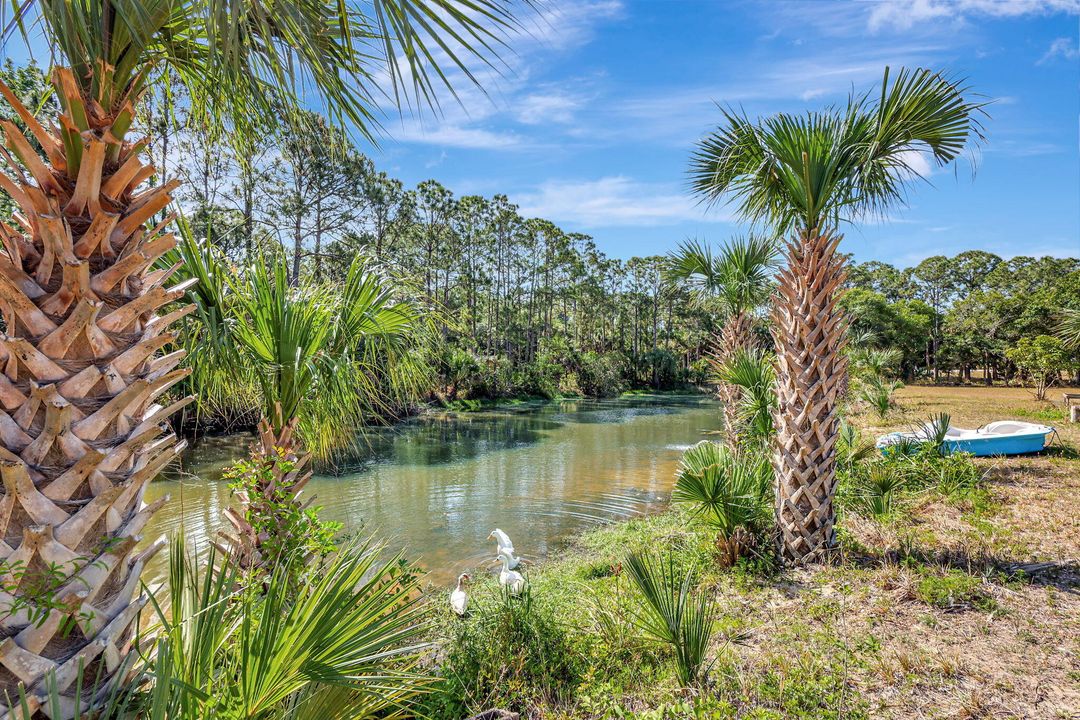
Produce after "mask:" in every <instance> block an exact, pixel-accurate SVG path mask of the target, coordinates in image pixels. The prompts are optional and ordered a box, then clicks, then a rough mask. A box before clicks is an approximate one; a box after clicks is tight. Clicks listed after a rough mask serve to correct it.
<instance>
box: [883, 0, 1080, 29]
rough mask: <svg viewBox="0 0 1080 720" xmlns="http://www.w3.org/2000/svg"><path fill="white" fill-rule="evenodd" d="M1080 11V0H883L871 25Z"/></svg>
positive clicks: (900, 25)
mask: <svg viewBox="0 0 1080 720" xmlns="http://www.w3.org/2000/svg"><path fill="white" fill-rule="evenodd" d="M1062 12H1064V13H1080V0H881V2H877V3H875V4H874V5H873V10H871V12H870V17H869V20H868V22H869V26H870V29H871V30H874V31H877V30H880V29H882V28H883V27H886V26H888V27H894V28H896V29H899V30H908V29H910V28H913V27H915V26H917V25H922V24H924V23H931V22H933V21H940V20H944V19H946V18H948V19H951V20H955V21H960V20H963V19H964V18H965V17H966V16H969V15H973V16H984V17H992V18H1014V17H1021V16H1024V15H1051V14H1054V13H1062Z"/></svg>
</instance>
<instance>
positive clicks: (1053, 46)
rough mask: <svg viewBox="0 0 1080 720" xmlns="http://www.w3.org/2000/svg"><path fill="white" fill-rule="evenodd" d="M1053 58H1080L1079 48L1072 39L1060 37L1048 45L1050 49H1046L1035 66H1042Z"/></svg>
mask: <svg viewBox="0 0 1080 720" xmlns="http://www.w3.org/2000/svg"><path fill="white" fill-rule="evenodd" d="M1054 58H1063V59H1065V60H1076V59H1077V58H1080V48H1078V47H1077V46H1076V43H1075V42H1073V39H1072V38H1067V37H1062V38H1058V39H1057V40H1054V42H1052V43H1050V47H1049V48H1047V50H1046V53H1045V54H1044V55H1043V56H1042V57H1041V58H1039V60H1038V62H1036V63H1035V64H1036V65H1042V64H1043V63H1046V62H1049V61H1051V60H1053V59H1054Z"/></svg>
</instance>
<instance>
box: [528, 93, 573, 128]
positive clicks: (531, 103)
mask: <svg viewBox="0 0 1080 720" xmlns="http://www.w3.org/2000/svg"><path fill="white" fill-rule="evenodd" d="M581 103H582V100H581V99H580V98H577V97H573V96H571V95H567V94H564V93H559V92H540V93H533V94H531V95H526V96H525V97H523V98H520V99H518V100H515V101H514V102H513V106H514V111H515V113H516V115H517V120H518V122H520V123H524V124H525V125H540V124H547V123H559V124H562V125H566V124H568V123H571V122H573V121H574V111H575V110H577V109H578V108H579V107H580V106H581Z"/></svg>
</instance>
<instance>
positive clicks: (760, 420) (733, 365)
mask: <svg viewBox="0 0 1080 720" xmlns="http://www.w3.org/2000/svg"><path fill="white" fill-rule="evenodd" d="M716 379H717V380H719V381H720V382H722V383H727V384H728V385H733V386H735V387H738V388H740V391H741V392H740V402H739V420H740V422H741V423H742V426H743V428H744V429H745V433H746V434H747V435H748V436H749V437H750V438H751V439H753V440H755V441H757V442H758V443H759V444H762V445H764V444H767V443H769V442H770V441H771V440H772V437H773V434H774V432H775V428H774V426H773V415H774V413H775V411H776V369H775V359H774V357H773V355H772V353H770V352H768V351H767V350H762V349H758V348H751V349H743V350H739V351H737V352H736V353H735V354H734V355H733V356H732V357H730V358H728V359H727V361H726V362H725V363H723V364H722V365H720V366H719V367H718V368H717V369H716Z"/></svg>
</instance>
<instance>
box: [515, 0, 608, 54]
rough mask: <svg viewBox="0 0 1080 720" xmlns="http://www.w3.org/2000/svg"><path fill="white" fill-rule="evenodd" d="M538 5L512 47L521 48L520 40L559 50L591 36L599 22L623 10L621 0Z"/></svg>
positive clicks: (565, 0)
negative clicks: (534, 13) (537, 9)
mask: <svg viewBox="0 0 1080 720" xmlns="http://www.w3.org/2000/svg"><path fill="white" fill-rule="evenodd" d="M539 8H540V10H539V11H538V12H537V13H536V16H535V17H533V18H532V19H531V20H530V21H528V22H527V23H526V24H525V27H524V31H523V33H522V37H520V38H519V40H518V41H516V42H514V43H511V46H512V47H514V48H520V44H521V43H520V41H522V40H524V41H528V40H533V41H536V42H539V43H541V44H544V45H547V46H550V47H554V48H557V49H560V50H562V49H566V48H571V47H576V46H579V45H582V44H584V43H586V42H588V41H589V40H591V39H592V34H593V29H594V28H595V26H596V24H597V23H598V22H601V21H604V20H615V19H618V18H619V17H621V16H622V13H623V4H622V2H621V0H549V2H545V3H541V4H540V5H539Z"/></svg>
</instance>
